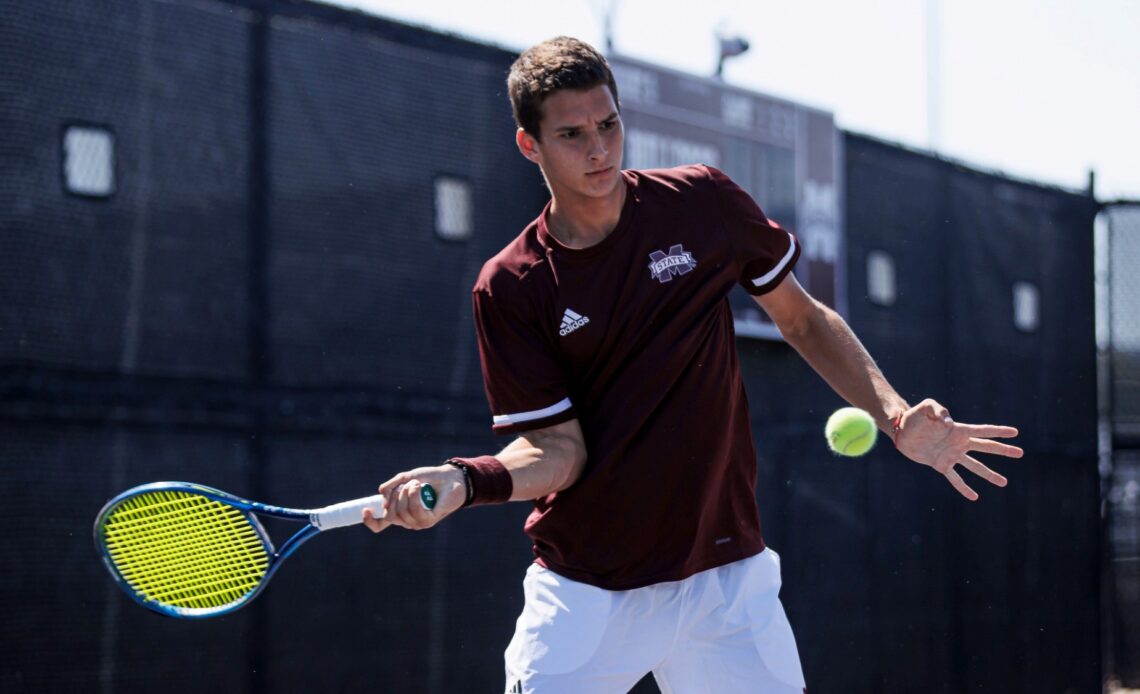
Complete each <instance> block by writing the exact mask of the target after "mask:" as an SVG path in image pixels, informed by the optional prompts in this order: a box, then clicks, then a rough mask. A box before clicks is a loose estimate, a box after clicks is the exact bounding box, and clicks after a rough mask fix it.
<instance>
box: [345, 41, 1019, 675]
mask: <svg viewBox="0 0 1140 694" xmlns="http://www.w3.org/2000/svg"><path fill="white" fill-rule="evenodd" d="M507 83H508V88H509V92H510V99H511V105H512V107H513V109H514V115H515V119H516V121H517V124H518V130H517V132H516V138H515V139H516V143H517V145H518V149H519V151H520V152H521V153H522V156H524V157H526V158H527V159H529V160H530V161H531V162H533V163H535V164H537V165H538V167H539V168H540V169H541V171H542V174H543V176H544V177H545V179H546V184H547V186H548V188H549V189H550V194H551V200H550V202H549V204H548V205H547V206H546V209H544V210H543V212H542V214H541V215H539V217H538V218H537V219H535V220H534V221H533V222H532V223H530V224H529V225H528V226H527V227H526V228H525V229H524V230H523V232H522V234H520V235H519V236H518V238H516V239H515V240H514V241H512V242H511V243H510V244H508V245H507V247H506V248H504V249H503V250H502V251H501V252H500V253H499V254H498V255H496V256H495V257H494V258H492V259H491V260H490V261H488V262H487V263H486V265H485V266H484V267H483V270H482V273H481V274H480V275H479V278H478V281H477V282H476V284H475V288H474V292H473V301H474V316H475V328H476V332H477V334H478V341H479V348H480V353H481V357H482V366H483V375H484V380H485V384H486V391H487V398H488V401H489V403H490V406H491V410H492V414H493V428H494V431H495V432H496V433H499V434H509V435H514V436H515V438H514V440H513V441H512V442H511V443H510V444H509V445H507V446H506V447H505V448H504V449H503V450H501V451H500V452H499V453H497V454H496V455H494V456H489V455H487V456H481V457H474V458H455V459H452V460H450V461H448V462H447V463H445V464H443V465H439V466H434V467H422V468H418V469H415V470H410V471H407V472H404V473H401V474H399V475H396V476H395V477H393V478H392V479H390V480H388V481H387V482H385V483H384V484H383V485H381V487H380V491H381V493H383V494H386V495H388V496H389V499H390V502H389V514H388V516H387V517H386V518H385V519H383V520H374V519H371V518H370V517H369V518H367V519H366V522H367V524H368V525H369V527H370V528H371V529H372V530H373V531H377V532H378V531H380V530H383V529H384V528H385V527H387V526H388V525H399V526H403V527H405V528H413V529H419V528H428V527H431V526H433V525H435V524H436V523H438V522H439V521H440V520H442V519H443V518H445V517H446V516H448V515H450V514H451V513H453V512H455V511H456V510H458V509H460V508H461V507H464V506H475V505H480V504H497V503H503V502H507V501H527V502H530V503H532V504H533V505H534V510H533V511H532V512H531V514H530V516H529V518H528V519H527V521H526V525H525V528H524V529H525V531H526V533H527V534H528V535H529V536H530V537H531V538H532V539H533V541H534V554H535V561H534V563H533V565H532V566H531V567H530V569H529V570H528V571H527V574H526V577H525V579H524V581H523V587H524V593H525V605H524V607H523V612H522V615H521V616H520V617H519V619H518V623H517V628H516V631H515V634H514V638H513V639H512V640H511V642H510V645H509V646H508V648H507V651H506V691H508V692H512V693H519V694H521V693H522V692H540V693H541V694H562V693H565V694H570V693H574V694H580V693H582V692H590V693H591V694H596V693H599V692H626V691H628V690H629V689H630V688H631V687H633V685H634V684H636V683H637V682H638V680H639V679H641V678H642V677H643V676H644V675H645V674H646V673H648V672H652V673H653V675H654V677H655V678H656V680H657V682H658V684H659V686H660V688H661V690H662V691H664V692H685V693H692V692H718V693H724V692H764V693H772V694H784V693H787V692H797V693H798V692H801V691H802V690H803V689H804V686H805V685H804V677H803V673H802V670H801V666H800V660H799V655H798V653H797V649H796V644H795V640H794V638H793V635H792V630H791V627H790V626H789V624H788V620H787V618H786V617H785V614H784V610H783V608H782V607H781V605H780V601H779V598H778V592H779V589H780V560H779V557H778V556H777V555H776V553H775V552H773V551H772V550H771V549H770V548H766V547H765V545H764V540H763V538H762V536H761V532H760V515H759V511H758V509H757V504H756V496H755V484H756V451H755V447H754V443H753V440H752V430H751V427H750V423H749V413H748V403H747V402H746V399H745V393H744V385H743V382H742V379H741V374H740V365H739V362H738V359H737V355H736V351H735V345H734V334H733V324H732V314H731V312H730V310H729V305H728V299H727V297H728V294H729V291H730V290H731V289H732V288H733V287H734V286H735V285H740V286H742V287H744V289H745V290H747V291H748V292H749V293H750V294H751V295H752V296H753V297H754V298H755V300H756V302H757V303H758V304H759V305H760V307H761V308H763V309H764V311H765V312H766V313H767V314H768V315H769V316H770V317H771V318H772V320H773V321H774V322H775V324H776V326H777V327H778V328H779V329H780V332H781V333H782V334H783V336H784V337H785V339H786V340H787V342H788V343H789V344H790V345H791V346H792V347H794V348H795V349H796V350H797V351H798V352H799V353H800V354H801V355H802V356H803V357H804V359H806V360H807V362H808V363H809V364H810V365H811V366H812V367H813V368H814V369H815V370H816V371H817V372H818V373H819V374H820V376H822V377H823V378H824V379H825V380H826V381H827V382H828V383H829V384H830V385H831V386H832V387H833V388H834V389H835V391H836V392H837V393H838V394H839V395H840V396H841V397H843V398H844V399H845V400H847V401H848V402H850V403H851V404H852V405H855V406H857V407H861V408H863V409H865V410H867V411H868V412H871V413H872V414H873V415H874V417H875V418H876V420H877V421H878V425H879V428H880V429H881V430H882V431H883V432H885V433H886V434H887V435H888V436H890V438H891V439H892V440H893V441H894V442H895V445H896V446H897V447H898V449H899V451H901V452H902V454H903V455H905V456H906V457H908V458H910V459H911V460H913V461H915V462H917V463H921V464H923V465H928V466H930V467H933V468H934V469H935V470H937V471H938V472H940V473H941V474H942V475H944V476H945V477H946V478H947V479H948V480H949V482H950V484H952V485H953V486H954V488H955V489H957V490H958V491H959V492H960V493H961V494H962V495H963V496H965V497H966V498H967V499H970V500H974V499H977V497H978V495H977V493H976V492H975V491H974V490H973V489H971V488H970V487H969V486H968V485H967V483H966V482H965V481H964V480H963V479H962V477H961V476H960V475H959V469H963V468H964V469H966V470H969V471H970V472H971V473H973V474H975V475H977V476H978V477H980V478H981V479H983V480H985V481H986V482H989V483H990V484H994V485H997V486H999V487H1003V486H1005V484H1006V479H1005V477H1003V476H1001V475H999V474H998V473H996V472H994V471H993V470H991V469H989V468H988V467H986V466H985V465H983V464H982V463H981V462H979V461H978V460H976V459H975V458H974V457H973V456H972V455H971V454H972V453H974V452H984V453H993V454H998V455H1003V456H1008V457H1012V458H1017V457H1020V456H1021V455H1022V451H1021V449H1019V448H1017V447H1015V446H1011V445H1007V444H1004V443H1000V442H997V441H994V440H992V439H993V438H995V437H998V438H1005V437H1011V436H1016V435H1017V431H1016V429H1013V428H1011V427H1004V426H977V425H967V424H960V423H958V422H955V421H953V420H952V419H951V418H950V415H949V413H948V412H947V410H946V408H945V407H943V406H942V405H940V404H939V403H937V402H935V401H934V400H924V401H923V402H921V403H919V404H917V405H914V406H911V405H909V404H908V403H907V402H906V401H904V400H903V398H902V397H900V396H899V394H898V393H896V392H895V390H894V389H893V388H892V387H891V386H890V385H889V384H888V383H887V380H886V379H885V378H884V377H883V374H882V373H881V372H880V371H879V369H878V368H877V367H876V365H875V362H874V361H873V360H872V359H871V357H870V355H868V353H867V352H866V350H865V349H864V348H863V346H862V345H861V344H860V342H859V340H858V339H857V338H856V337H855V335H854V334H853V333H852V331H851V329H850V328H849V327H848V326H847V324H846V323H845V322H844V321H843V319H842V318H840V316H839V315H838V314H836V313H835V312H834V311H832V310H831V309H829V308H827V307H826V306H824V305H822V304H820V303H819V302H818V301H816V300H814V299H813V298H812V297H811V296H809V295H808V294H807V293H806V292H805V291H804V290H803V288H801V287H800V285H799V283H798V282H797V281H796V278H795V276H794V275H793V274H792V268H793V267H794V266H795V264H796V260H797V258H798V257H799V255H800V246H799V243H798V242H797V241H796V239H795V237H794V236H793V235H792V234H790V233H788V232H787V231H786V230H784V229H783V228H781V227H780V226H779V225H778V224H777V223H776V222H774V221H771V220H769V219H768V218H767V217H765V215H764V213H763V212H762V211H761V210H760V208H759V207H758V206H757V204H756V203H755V202H754V201H753V200H752V198H751V197H749V195H748V194H747V193H745V192H744V191H743V190H742V189H741V188H740V187H738V186H737V185H736V184H735V183H733V182H732V181H731V180H730V179H729V178H728V177H727V176H726V175H724V174H723V173H721V172H720V171H718V170H716V169H714V168H712V167H710V166H704V165H693V166H683V167H679V168H675V169H667V170H652V171H627V170H625V171H623V170H622V168H621V164H622V144H623V136H624V133H623V129H622V120H621V109H620V105H619V104H620V102H619V100H618V92H617V87H616V85H615V83H614V78H613V75H612V74H611V72H610V68H609V65H608V64H607V62H606V60H605V58H603V57H602V56H601V55H600V54H599V53H598V52H597V51H596V50H594V49H593V48H591V47H590V46H589V45H587V44H585V43H582V42H581V41H578V40H575V39H571V38H565V37H561V38H556V39H552V40H549V41H546V42H543V43H541V44H538V45H536V46H534V47H532V48H530V49H528V50H527V51H525V52H524V53H523V54H522V55H521V56H520V57H519V59H518V60H517V61H516V62H515V63H514V65H513V66H512V68H511V71H510V76H509V78H508V81H507ZM425 483H430V484H432V485H434V486H435V487H436V490H437V493H438V494H439V502H438V504H437V505H436V507H435V509H434V510H432V511H427V510H425V509H424V508H423V506H422V505H421V504H420V503H419V501H418V498H419V488H420V485H422V484H425ZM366 515H367V514H366Z"/></svg>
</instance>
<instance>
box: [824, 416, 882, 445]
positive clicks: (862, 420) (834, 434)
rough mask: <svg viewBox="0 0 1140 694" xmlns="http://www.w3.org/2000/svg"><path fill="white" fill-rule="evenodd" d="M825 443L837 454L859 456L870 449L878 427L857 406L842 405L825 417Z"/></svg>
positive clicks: (877, 432) (873, 443)
mask: <svg viewBox="0 0 1140 694" xmlns="http://www.w3.org/2000/svg"><path fill="white" fill-rule="evenodd" d="M823 431H824V433H825V434H826V435H827V445H828V447H830V448H831V450H833V451H835V452H836V453H838V454H839V455H847V456H859V455H863V454H864V453H866V452H867V451H869V450H871V448H872V447H874V445H875V438H876V437H877V436H878V435H879V429H878V427H876V426H875V420H874V419H873V418H872V417H871V415H870V414H868V413H867V411H866V410H861V409H859V408H858V407H843V408H840V409H838V410H836V411H835V412H834V413H832V415H831V416H830V417H828V418H827V426H826V427H825V428H824V430H823Z"/></svg>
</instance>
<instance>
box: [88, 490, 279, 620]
mask: <svg viewBox="0 0 1140 694" xmlns="http://www.w3.org/2000/svg"><path fill="white" fill-rule="evenodd" d="M103 533H104V541H105V543H106V546H107V550H108V552H109V554H110V556H111V560H112V561H113V562H114V564H115V566H116V567H117V568H118V570H119V573H120V574H122V576H123V578H124V579H126V581H127V583H128V584H129V585H130V586H131V587H132V588H133V589H134V590H135V591H136V592H137V593H138V594H139V595H141V596H143V597H145V598H148V599H150V600H154V601H156V602H158V603H161V604H164V605H170V606H174V607H181V608H197V609H209V608H217V607H223V606H225V605H229V604H231V603H233V602H235V601H237V600H239V599H240V598H241V597H243V596H245V595H246V594H248V593H249V592H250V591H251V590H253V589H254V588H256V587H257V584H258V583H260V582H261V579H262V577H264V576H265V572H266V570H267V569H268V568H269V554H268V552H267V551H266V548H265V545H264V543H263V542H262V541H261V538H260V537H259V536H258V533H257V531H256V530H255V529H254V527H253V526H252V525H251V524H250V521H249V520H248V519H247V518H246V517H245V515H244V514H243V513H242V512H241V511H239V510H238V509H236V508H233V507H232V506H228V505H226V504H223V503H221V502H218V501H214V500H212V499H209V498H207V497H204V496H200V495H198V494H193V493H189V492H180V491H156V492H148V493H145V494H140V495H139V496H135V497H131V498H129V499H126V500H125V501H123V502H122V503H121V504H119V505H118V506H117V507H116V508H115V509H114V510H113V511H111V513H110V514H109V516H108V517H107V519H106V521H105V522H104V526H103Z"/></svg>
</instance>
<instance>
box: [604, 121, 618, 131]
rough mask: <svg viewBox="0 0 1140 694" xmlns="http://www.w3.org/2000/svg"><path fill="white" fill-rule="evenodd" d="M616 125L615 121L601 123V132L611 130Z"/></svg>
mask: <svg viewBox="0 0 1140 694" xmlns="http://www.w3.org/2000/svg"><path fill="white" fill-rule="evenodd" d="M615 125H617V121H612V120H608V121H605V122H604V123H602V126H601V127H602V130H612V129H613V127H614V126H615Z"/></svg>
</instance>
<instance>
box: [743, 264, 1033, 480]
mask: <svg viewBox="0 0 1140 694" xmlns="http://www.w3.org/2000/svg"><path fill="white" fill-rule="evenodd" d="M753 298H754V299H755V300H756V303H758V304H760V306H761V308H763V309H764V311H765V312H766V313H767V314H768V316H769V317H771V318H772V321H773V322H774V323H775V324H776V327H777V328H779V330H780V333H781V334H782V335H783V336H784V339H785V340H787V341H788V344H790V345H791V346H792V347H794V348H795V349H796V351H797V352H799V353H800V355H801V356H802V357H803V358H804V360H806V361H807V363H808V364H810V365H811V367H812V368H813V369H815V371H816V372H817V373H818V374H819V375H820V376H821V377H822V378H823V380H825V381H826V382H827V383H828V385H830V386H831V387H832V389H834V390H835V392H836V393H838V394H839V396H840V397H842V398H843V399H844V400H846V401H847V402H849V403H851V404H852V405H854V406H855V407H860V408H862V409H864V410H866V411H867V412H870V413H871V416H872V417H874V418H875V422H876V423H877V424H878V426H879V429H881V430H882V431H883V432H885V433H886V434H887V435H888V436H891V437H892V439H893V440H894V441H895V445H896V446H897V447H898V449H899V451H900V452H901V453H902V454H903V455H905V456H906V457H908V458H910V459H911V460H913V461H915V462H917V463H921V464H923V465H928V466H930V467H932V468H934V469H935V470H937V471H938V472H940V473H942V475H944V476H945V477H946V479H947V480H949V482H950V484H952V485H953V486H954V488H955V489H957V490H958V492H959V493H960V494H962V496H964V497H966V498H967V499H969V500H971V501H975V500H977V498H978V493H977V492H975V491H974V490H973V489H971V488H970V486H969V485H968V484H966V482H965V481H964V480H963V479H962V477H961V476H960V475H959V474H958V472H957V471H956V470H955V469H954V468H955V467H956V466H958V465H961V466H962V467H964V468H966V469H967V470H969V471H970V472H973V473H974V474H976V475H978V476H979V477H981V478H982V479H984V480H986V481H987V482H989V483H991V484H994V485H997V486H999V487H1004V486H1005V485H1006V482H1007V481H1006V478H1005V477H1003V476H1001V475H999V474H998V473H996V472H994V471H993V470H991V469H989V468H988V467H986V466H985V465H983V464H982V463H981V462H979V461H978V460H977V459H976V458H974V457H973V456H972V455H971V453H975V452H981V453H992V454H996V455H1002V456H1006V457H1009V458H1020V457H1021V456H1022V454H1023V452H1022V450H1021V449H1020V448H1018V447H1017V446H1011V445H1008V444H1004V443H1001V442H998V441H994V440H993V439H994V438H1010V437H1013V436H1017V429H1015V428H1013V427H1007V426H994V425H975V424H960V423H958V422H955V421H954V420H953V419H951V418H950V413H949V411H948V410H947V409H946V408H945V407H943V406H942V405H941V404H939V403H938V402H936V401H934V400H930V399H927V400H923V401H922V402H920V403H919V404H917V405H914V406H913V407H912V406H910V405H908V404H907V402H906V401H905V400H904V399H903V398H902V397H901V396H900V395H899V394H898V393H897V392H896V391H895V389H894V388H892V387H891V385H890V383H888V382H887V379H886V378H885V377H884V376H883V373H882V371H880V370H879V367H878V366H876V364H875V361H874V359H872V358H871V355H870V354H869V353H868V352H867V350H866V348H864V347H863V344H862V343H861V342H859V338H857V337H855V333H854V332H852V331H851V328H850V327H849V326H848V325H847V323H846V321H844V320H843V318H842V317H841V316H840V315H839V314H838V313H836V312H835V311H833V310H831V309H830V308H828V307H827V306H825V305H823V304H821V303H820V302H818V301H816V300H815V299H814V298H812V297H811V296H810V295H809V294H808V293H807V292H806V291H804V289H803V287H801V286H800V284H799V282H797V281H796V278H795V275H793V274H791V273H789V274H788V275H787V277H785V278H784V280H783V281H782V282H780V284H779V285H777V286H776V287H775V288H774V289H773V290H772V291H770V292H768V293H766V294H762V295H760V296H754V297H753Z"/></svg>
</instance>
